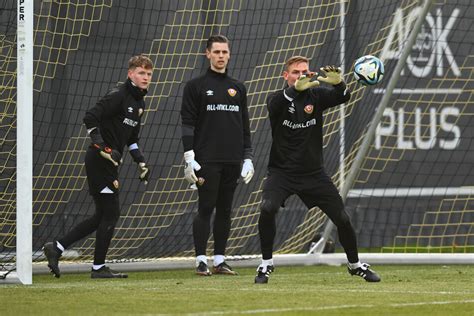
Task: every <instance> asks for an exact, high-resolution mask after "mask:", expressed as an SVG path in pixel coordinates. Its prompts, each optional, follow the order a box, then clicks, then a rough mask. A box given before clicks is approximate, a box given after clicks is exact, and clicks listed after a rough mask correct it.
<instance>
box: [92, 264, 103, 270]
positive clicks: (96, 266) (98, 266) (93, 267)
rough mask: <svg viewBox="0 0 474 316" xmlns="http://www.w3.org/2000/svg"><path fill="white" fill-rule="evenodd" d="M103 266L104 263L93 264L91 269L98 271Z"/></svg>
mask: <svg viewBox="0 0 474 316" xmlns="http://www.w3.org/2000/svg"><path fill="white" fill-rule="evenodd" d="M104 266H105V263H104V264H93V265H92V269H94V270H99V269H100V268H102V267H104Z"/></svg>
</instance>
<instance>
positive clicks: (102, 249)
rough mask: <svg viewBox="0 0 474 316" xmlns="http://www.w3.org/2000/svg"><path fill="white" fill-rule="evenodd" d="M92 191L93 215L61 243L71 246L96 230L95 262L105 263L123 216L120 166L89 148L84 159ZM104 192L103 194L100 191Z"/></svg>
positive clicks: (77, 226)
mask: <svg viewBox="0 0 474 316" xmlns="http://www.w3.org/2000/svg"><path fill="white" fill-rule="evenodd" d="M85 165H86V174H87V180H88V183H89V191H90V193H91V195H92V197H93V198H94V203H95V213H94V215H93V216H91V217H89V218H88V219H86V220H84V221H83V222H81V223H79V224H78V225H76V226H75V227H74V228H73V229H72V230H71V231H69V233H67V234H66V236H64V237H63V238H60V239H58V241H59V243H60V244H61V245H63V246H64V247H65V248H68V247H69V246H70V245H72V244H73V243H74V242H76V241H78V240H81V239H82V238H84V237H86V236H88V235H90V234H91V233H93V232H94V231H96V241H95V251H94V264H96V265H99V264H104V263H105V257H106V255H107V251H108V250H109V246H110V241H111V240H112V237H113V233H114V229H115V225H116V224H117V221H118V219H119V217H120V204H119V191H118V179H117V173H118V172H117V167H115V166H113V164H112V163H111V162H109V161H107V160H105V159H104V158H102V157H100V156H99V154H98V152H97V150H96V149H94V148H89V149H88V151H87V154H86V159H85ZM101 192H102V193H101Z"/></svg>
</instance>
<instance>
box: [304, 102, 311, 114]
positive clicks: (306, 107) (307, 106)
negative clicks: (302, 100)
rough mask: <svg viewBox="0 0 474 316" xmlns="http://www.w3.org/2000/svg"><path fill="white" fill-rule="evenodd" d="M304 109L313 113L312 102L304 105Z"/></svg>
mask: <svg viewBox="0 0 474 316" xmlns="http://www.w3.org/2000/svg"><path fill="white" fill-rule="evenodd" d="M304 111H305V112H306V113H308V114H311V113H313V105H312V104H308V105H306V106H305V107H304Z"/></svg>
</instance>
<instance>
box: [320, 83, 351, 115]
mask: <svg viewBox="0 0 474 316" xmlns="http://www.w3.org/2000/svg"><path fill="white" fill-rule="evenodd" d="M311 93H312V94H313V95H314V94H316V93H317V95H318V97H319V102H320V104H321V105H323V106H324V108H325V109H327V108H331V107H334V106H336V105H339V104H342V103H345V102H347V101H349V99H350V98H351V93H350V91H349V89H347V88H346V84H345V83H344V82H341V83H340V84H337V85H335V86H332V87H331V88H325V87H318V88H315V89H314V90H311Z"/></svg>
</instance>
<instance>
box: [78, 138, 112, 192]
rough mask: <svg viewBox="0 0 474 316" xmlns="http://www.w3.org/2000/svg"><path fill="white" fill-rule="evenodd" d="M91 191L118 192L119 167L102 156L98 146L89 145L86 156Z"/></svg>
mask: <svg viewBox="0 0 474 316" xmlns="http://www.w3.org/2000/svg"><path fill="white" fill-rule="evenodd" d="M85 165H86V174H87V182H88V183H89V193H90V194H91V195H96V194H99V193H105V194H118V192H119V181H118V167H115V166H114V164H113V163H112V162H111V161H109V160H107V159H104V158H102V157H101V156H100V154H99V151H98V149H97V148H94V147H89V148H88V149H87V152H86V158H85Z"/></svg>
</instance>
